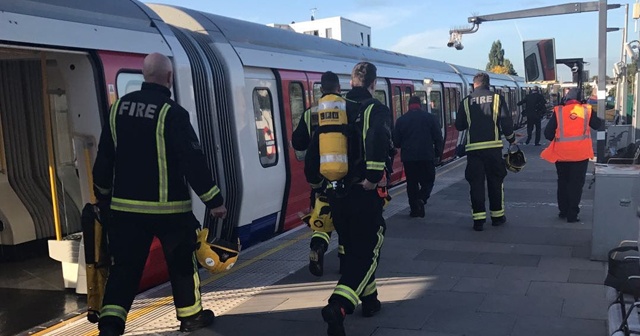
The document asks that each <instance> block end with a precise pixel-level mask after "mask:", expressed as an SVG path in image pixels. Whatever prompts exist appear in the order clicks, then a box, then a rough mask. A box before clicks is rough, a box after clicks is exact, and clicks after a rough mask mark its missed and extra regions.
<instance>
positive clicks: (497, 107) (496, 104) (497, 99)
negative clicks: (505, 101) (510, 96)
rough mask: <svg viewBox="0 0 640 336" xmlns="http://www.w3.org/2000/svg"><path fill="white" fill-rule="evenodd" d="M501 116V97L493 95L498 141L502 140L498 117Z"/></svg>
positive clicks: (494, 121)
mask: <svg viewBox="0 0 640 336" xmlns="http://www.w3.org/2000/svg"><path fill="white" fill-rule="evenodd" d="M499 115H500V95H498V94H495V95H493V125H494V126H495V130H496V138H495V139H496V140H499V139H500V132H498V116H499Z"/></svg>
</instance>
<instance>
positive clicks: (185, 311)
mask: <svg viewBox="0 0 640 336" xmlns="http://www.w3.org/2000/svg"><path fill="white" fill-rule="evenodd" d="M196 234H197V231H196ZM191 261H192V263H193V287H194V290H193V295H194V302H195V303H194V304H193V305H192V306H189V307H180V308H177V307H176V315H178V317H189V316H192V315H195V314H197V313H199V312H200V311H201V310H202V301H201V297H200V277H199V276H198V266H197V265H198V264H197V262H196V256H195V253H194V254H192V255H191Z"/></svg>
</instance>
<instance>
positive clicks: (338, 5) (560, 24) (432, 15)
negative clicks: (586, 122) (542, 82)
mask: <svg viewBox="0 0 640 336" xmlns="http://www.w3.org/2000/svg"><path fill="white" fill-rule="evenodd" d="M635 1H638V0H635ZM143 2H149V3H164V4H171V5H176V6H181V7H186V8H191V9H196V10H200V11H204V12H209V13H214V14H217V15H222V16H227V17H232V18H236V19H240V20H245V21H251V22H255V23H261V24H268V23H291V22H292V21H296V22H300V21H307V20H309V19H310V17H311V9H312V8H316V11H315V17H316V19H321V18H327V17H333V16H342V17H345V18H347V19H350V20H353V21H356V22H359V23H362V24H365V25H367V26H369V27H371V46H372V47H374V48H379V49H385V50H391V51H395V52H400V53H404V54H408V55H413V56H418V57H423V58H429V59H434V60H440V61H446V62H449V63H453V64H459V65H464V66H468V67H473V68H478V69H482V70H484V69H485V67H486V64H487V62H488V54H489V50H490V49H491V44H492V43H493V42H494V41H495V40H500V41H501V42H502V47H503V49H504V50H505V58H508V59H509V60H511V62H512V63H513V65H514V68H515V70H516V71H517V72H518V75H520V76H523V77H524V66H523V56H522V54H523V52H522V41H526V40H537V39H546V38H554V39H555V46H556V58H580V57H581V58H583V59H584V60H585V62H589V64H588V65H585V69H587V70H589V76H594V75H597V74H598V57H597V56H598V12H590V13H580V14H571V15H556V16H548V17H539V18H526V19H518V20H504V21H494V22H485V23H482V24H481V25H480V29H479V30H478V31H477V32H476V33H474V34H465V35H463V37H462V44H463V46H464V49H463V50H456V49H455V48H448V47H447V46H446V43H447V41H448V39H449V30H450V29H452V28H459V27H469V24H468V23H467V22H468V21H467V19H468V17H470V16H475V15H485V14H495V13H501V12H508V11H514V10H523V9H529V8H536V7H545V6H553V5H559V4H564V3H569V2H571V1H569V0H565V1H558V0H510V1H507V0H447V1H442V0H421V1H419V0H405V1H389V0H323V1H317V0H270V1H258V0H234V1H229V0H227V1H225V0H151V1H150V0H143ZM581 2H582V1H581ZM608 3H609V4H623V5H624V4H629V22H628V35H627V36H628V41H632V40H640V35H639V34H640V32H638V30H637V29H636V20H634V19H633V3H634V0H619V1H612V0H609V1H608ZM266 4H269V5H268V6H267V5H266ZM397 4H402V5H401V6H398V5H397ZM624 16H625V10H624V6H623V7H621V8H618V9H611V10H609V11H608V17H607V23H608V24H607V26H608V27H620V28H623V27H624ZM639 27H640V26H639ZM621 53H622V29H621V30H620V31H615V32H610V33H607V75H609V76H611V75H612V73H613V64H614V63H616V62H619V61H620V58H621ZM628 62H631V60H630V59H628ZM557 74H558V79H559V80H560V81H570V80H571V72H570V70H569V68H568V67H567V66H565V65H561V64H560V65H558V70H557Z"/></svg>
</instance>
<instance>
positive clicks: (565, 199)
mask: <svg viewBox="0 0 640 336" xmlns="http://www.w3.org/2000/svg"><path fill="white" fill-rule="evenodd" d="M588 166H589V160H584V161H577V162H556V171H557V172H558V208H559V209H560V213H561V214H564V215H566V216H567V219H570V220H571V219H576V218H577V217H578V213H579V212H580V207H579V206H580V199H581V198H582V188H583V187H584V182H585V176H586V174H587V167H588Z"/></svg>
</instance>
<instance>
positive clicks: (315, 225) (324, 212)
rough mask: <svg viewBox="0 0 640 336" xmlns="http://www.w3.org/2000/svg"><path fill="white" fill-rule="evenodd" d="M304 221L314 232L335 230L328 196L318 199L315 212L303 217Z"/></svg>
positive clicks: (314, 207)
mask: <svg viewBox="0 0 640 336" xmlns="http://www.w3.org/2000/svg"><path fill="white" fill-rule="evenodd" d="M302 220H303V221H304V222H305V223H307V225H309V227H311V229H312V230H313V231H320V232H331V231H333V230H335V228H334V227H333V217H331V207H330V206H329V200H328V199H327V196H325V195H320V196H318V197H316V202H315V204H314V206H313V211H312V212H311V213H310V214H308V215H306V216H304V217H302Z"/></svg>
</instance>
